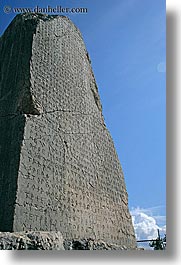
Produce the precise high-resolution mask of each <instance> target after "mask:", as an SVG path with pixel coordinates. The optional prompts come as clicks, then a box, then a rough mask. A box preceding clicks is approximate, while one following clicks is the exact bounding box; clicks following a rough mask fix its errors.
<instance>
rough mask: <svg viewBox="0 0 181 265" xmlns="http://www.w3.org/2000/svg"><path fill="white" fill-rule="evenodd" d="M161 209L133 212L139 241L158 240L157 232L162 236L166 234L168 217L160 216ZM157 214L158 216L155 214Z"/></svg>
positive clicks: (137, 209) (138, 209)
mask: <svg viewBox="0 0 181 265" xmlns="http://www.w3.org/2000/svg"><path fill="white" fill-rule="evenodd" d="M158 210H159V207H154V208H148V209H141V208H139V207H137V208H134V209H132V210H131V215H132V220H133V225H134V229H135V234H136V238H137V240H142V239H156V238H157V236H158V233H157V230H158V229H159V230H160V234H161V236H162V235H164V234H166V217H165V216H162V215H159V214H158ZM156 212H157V214H155V213H156Z"/></svg>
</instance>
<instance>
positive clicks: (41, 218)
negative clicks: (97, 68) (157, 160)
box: [13, 15, 135, 247]
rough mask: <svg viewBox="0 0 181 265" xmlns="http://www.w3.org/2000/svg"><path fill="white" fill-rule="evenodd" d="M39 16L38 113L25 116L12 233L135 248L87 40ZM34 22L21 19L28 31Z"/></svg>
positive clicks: (67, 25)
mask: <svg viewBox="0 0 181 265" xmlns="http://www.w3.org/2000/svg"><path fill="white" fill-rule="evenodd" d="M34 16H35V18H36V23H37V25H36V30H35V31H34V32H32V55H31V60H30V69H29V71H30V80H29V92H30V94H31V100H32V102H33V104H31V105H32V106H38V107H36V110H37V109H38V110H39V113H38V114H37V113H36V114H37V115H36V114H35V112H34V113H33V114H32V113H26V114H22V113H21V114H19V115H23V116H24V119H25V124H24V133H23V139H22V144H21V152H20V162H19V169H18V178H17V194H16V202H15V212H14V223H13V230H14V231H21V230H44V231H61V232H62V234H63V236H64V237H65V238H83V237H85V238H89V237H91V238H95V239H102V240H104V241H106V242H110V243H116V244H119V245H126V246H128V247H133V246H135V236H134V230H133V226H132V221H131V217H130V213H129V211H128V203H127V192H126V188H125V182H124V176H123V172H122V169H121V166H120V163H119V160H118V156H117V154H116V151H115V147H114V144H113V141H112V138H111V136H110V134H109V132H108V130H107V128H106V126H105V124H104V118H103V116H102V107H101V102H100V98H99V94H98V90H97V86H96V82H95V78H94V75H93V72H92V69H91V65H90V60H89V57H88V55H87V51H86V48H85V45H84V42H83V40H82V37H81V34H80V32H79V30H78V29H77V28H76V27H75V25H73V24H72V22H70V20H69V19H68V18H66V17H49V16H47V17H45V18H46V19H45V18H42V17H38V15H34ZM35 18H34V17H33V16H32V15H24V16H23V15H22V21H21V23H25V22H24V21H25V20H26V19H27V20H31V21H33V20H35ZM34 108H35V107H34Z"/></svg>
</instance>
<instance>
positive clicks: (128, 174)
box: [0, 0, 166, 226]
mask: <svg viewBox="0 0 181 265" xmlns="http://www.w3.org/2000/svg"><path fill="white" fill-rule="evenodd" d="M5 5H8V6H11V7H35V6H36V5H38V6H40V7H46V6H47V5H50V6H51V7H55V6H56V5H61V6H62V7H87V8H88V13H87V14H76V15H75V14H74V15H69V17H70V18H71V20H72V21H73V22H74V23H75V24H76V25H77V26H78V27H79V29H80V30H81V32H82V35H83V37H84V41H85V44H86V47H87V50H88V52H89V54H90V58H91V61H92V67H93V71H94V74H95V77H96V81H97V84H98V88H99V93H100V96H101V100H102V104H103V114H104V117H105V121H106V125H107V127H108V129H109V130H110V132H111V135H112V137H113V140H114V143H115V146H116V150H117V152H118V155H119V158H120V162H121V164H122V167H123V171H124V174H125V180H126V185H127V190H128V194H129V207H130V209H132V211H133V212H134V213H135V212H136V211H135V209H139V211H138V212H140V209H143V212H144V213H145V211H146V209H157V213H155V210H154V212H151V211H150V212H149V216H152V217H153V216H162V224H161V223H160V221H159V220H158V219H159V218H157V220H156V221H157V224H158V225H160V226H164V225H165V221H163V220H165V215H166V213H165V205H166V83H165V82H166V73H165V63H166V57H165V53H166V45H165V35H166V29H165V18H166V12H165V0H152V1H150V0H99V1H97V0H72V1H69V0H62V1H50V0H49V1H47V0H44V1H40V0H39V1H38V0H36V1H35V0H31V1H30V0H14V1H10V0H7V1H6V0H3V1H1V3H0V14H1V16H0V33H1V34H2V32H3V31H4V29H5V28H6V27H7V25H8V24H9V23H10V21H11V20H12V18H13V17H14V16H15V14H13V13H11V14H5V13H4V12H3V7H4V6H5ZM155 207H156V208H155ZM146 213H147V214H148V211H147V212H146Z"/></svg>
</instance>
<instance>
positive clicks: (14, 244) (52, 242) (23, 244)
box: [0, 231, 127, 250]
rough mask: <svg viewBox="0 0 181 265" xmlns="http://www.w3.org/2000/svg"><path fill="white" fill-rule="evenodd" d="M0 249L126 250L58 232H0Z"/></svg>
mask: <svg viewBox="0 0 181 265" xmlns="http://www.w3.org/2000/svg"><path fill="white" fill-rule="evenodd" d="M0 250H127V247H125V246H122V247H120V246H117V245H113V244H107V243H106V242H104V241H102V240H99V241H96V240H94V239H90V238H89V239H76V240H68V239H65V240H64V239H63V237H62V235H61V233H60V232H38V231H36V232H32V231H27V232H15V233H9V232H3V233H2V232H0Z"/></svg>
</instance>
